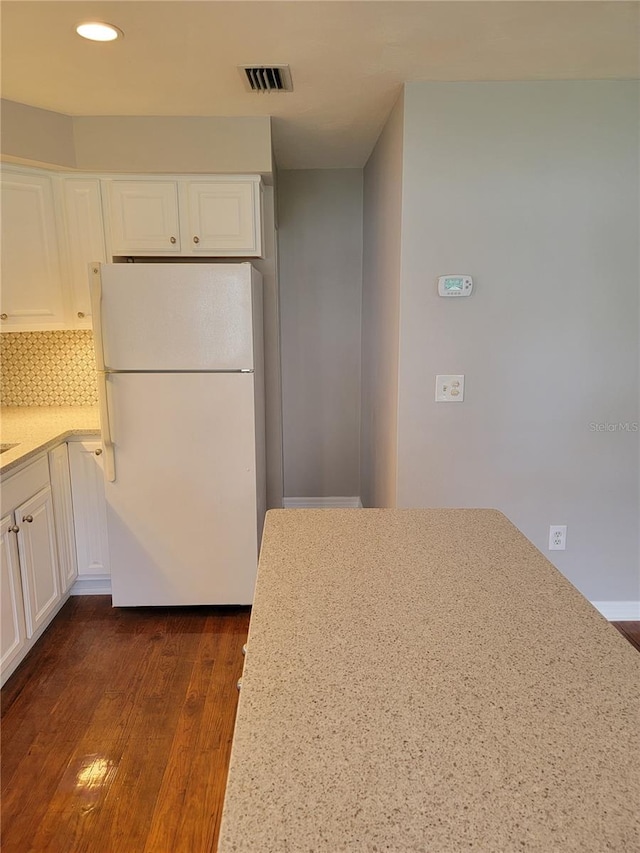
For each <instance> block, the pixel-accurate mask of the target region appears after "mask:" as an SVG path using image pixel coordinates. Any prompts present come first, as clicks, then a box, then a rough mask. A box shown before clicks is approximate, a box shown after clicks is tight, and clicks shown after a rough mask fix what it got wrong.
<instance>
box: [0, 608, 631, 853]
mask: <svg viewBox="0 0 640 853" xmlns="http://www.w3.org/2000/svg"><path fill="white" fill-rule="evenodd" d="M614 624H615V625H616V628H618V630H619V631H620V632H621V633H623V634H624V635H625V636H626V637H627V639H628V640H629V641H630V642H631V643H633V644H634V645H635V646H636V648H639V649H640V622H619V623H614ZM248 625H249V608H184V609H176V610H169V609H163V608H159V609H156V608H149V609H144V608H142V609H136V610H120V609H116V610H114V609H113V608H112V607H111V599H110V598H109V597H106V596H94V597H84V598H72V599H70V600H69V601H68V602H67V604H66V605H65V606H64V608H63V609H62V610H61V612H60V614H59V615H58V617H57V618H56V619H55V621H54V622H53V624H52V625H51V627H50V628H49V630H48V631H47V633H46V634H45V636H44V637H43V638H42V640H41V641H40V642H39V643H38V645H37V646H36V647H35V649H34V650H33V651H32V653H31V654H30V655H29V657H28V658H27V659H26V660H25V662H24V663H23V664H22V666H21V667H20V668H19V669H18V670H17V671H16V673H15V674H14V675H13V676H12V677H11V678H10V679H9V681H8V683H7V685H6V686H5V688H4V689H3V691H2V851H3V853H27V852H28V851H29V852H30V853H40V851H47V853H210V851H215V849H216V844H217V837H218V831H219V826H220V816H221V811H222V802H223V798H224V788H225V782H226V775H227V767H228V762H229V753H230V748H231V738H232V734H233V725H234V721H235V713H236V705H237V689H236V682H237V680H238V678H239V677H240V674H241V671H242V660H243V659H242V652H241V650H242V645H243V643H244V642H245V639H246V635H247V629H248Z"/></svg>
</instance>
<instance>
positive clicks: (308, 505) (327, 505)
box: [282, 496, 362, 509]
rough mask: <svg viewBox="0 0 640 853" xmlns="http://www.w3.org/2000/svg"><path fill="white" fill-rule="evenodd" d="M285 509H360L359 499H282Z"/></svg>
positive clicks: (360, 502)
mask: <svg viewBox="0 0 640 853" xmlns="http://www.w3.org/2000/svg"><path fill="white" fill-rule="evenodd" d="M282 506H283V507H284V508H285V509H362V501H361V500H360V498H359V497H357V496H356V497H353V498H283V499H282Z"/></svg>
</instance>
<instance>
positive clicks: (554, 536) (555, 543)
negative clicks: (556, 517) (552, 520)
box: [549, 524, 567, 551]
mask: <svg viewBox="0 0 640 853" xmlns="http://www.w3.org/2000/svg"><path fill="white" fill-rule="evenodd" d="M566 547H567V525H566V524H552V525H551V527H550V528H549V550H550V551H564V550H565V548H566Z"/></svg>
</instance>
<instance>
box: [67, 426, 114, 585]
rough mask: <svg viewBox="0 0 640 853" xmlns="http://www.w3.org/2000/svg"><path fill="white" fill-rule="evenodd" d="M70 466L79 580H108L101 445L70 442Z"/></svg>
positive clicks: (107, 549)
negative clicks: (97, 578)
mask: <svg viewBox="0 0 640 853" xmlns="http://www.w3.org/2000/svg"><path fill="white" fill-rule="evenodd" d="M69 465H70V468H71V492H72V497H73V517H74V521H75V530H76V553H77V559H78V577H80V578H82V577H96V576H101V577H104V576H108V575H109V546H108V540H107V508H106V502H105V498H104V476H103V473H102V446H101V444H100V442H99V441H73V442H69Z"/></svg>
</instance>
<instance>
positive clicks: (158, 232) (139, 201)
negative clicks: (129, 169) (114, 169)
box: [102, 176, 262, 258]
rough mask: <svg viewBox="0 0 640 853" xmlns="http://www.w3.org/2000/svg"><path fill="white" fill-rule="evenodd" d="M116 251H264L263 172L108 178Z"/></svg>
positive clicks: (241, 255) (108, 211)
mask: <svg viewBox="0 0 640 853" xmlns="http://www.w3.org/2000/svg"><path fill="white" fill-rule="evenodd" d="M102 183H103V187H104V195H105V215H106V218H107V221H108V226H109V239H108V246H109V254H110V255H120V256H122V255H137V256H142V257H144V256H153V255H165V254H167V255H178V256H181V257H182V256H194V255H200V256H210V257H222V258H231V257H235V258H247V257H260V256H261V254H262V230H261V195H260V191H261V183H260V178H259V177H257V176H243V177H229V178H227V177H224V178H223V177H220V176H216V177H207V178H204V177H203V178H198V179H197V180H195V179H189V178H175V179H174V180H164V181H162V180H156V179H146V180H133V181H129V180H121V179H119V178H113V179H105V180H103V182H102Z"/></svg>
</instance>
